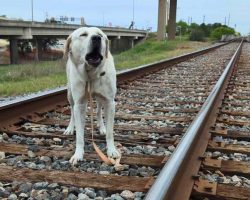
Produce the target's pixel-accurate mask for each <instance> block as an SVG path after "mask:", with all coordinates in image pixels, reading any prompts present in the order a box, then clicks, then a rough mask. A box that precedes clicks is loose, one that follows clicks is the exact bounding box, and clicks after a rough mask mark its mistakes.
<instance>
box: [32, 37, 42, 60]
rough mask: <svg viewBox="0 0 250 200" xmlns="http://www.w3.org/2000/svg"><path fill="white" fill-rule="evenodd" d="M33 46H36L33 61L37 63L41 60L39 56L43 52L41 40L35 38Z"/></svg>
mask: <svg viewBox="0 0 250 200" xmlns="http://www.w3.org/2000/svg"><path fill="white" fill-rule="evenodd" d="M35 45H36V51H35V57H34V60H35V61H39V60H40V59H41V55H42V51H43V48H42V40H41V39H38V38H36V39H35Z"/></svg>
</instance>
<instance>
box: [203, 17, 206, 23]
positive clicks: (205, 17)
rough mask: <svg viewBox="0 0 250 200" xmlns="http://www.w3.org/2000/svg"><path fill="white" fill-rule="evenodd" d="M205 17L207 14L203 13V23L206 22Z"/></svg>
mask: <svg viewBox="0 0 250 200" xmlns="http://www.w3.org/2000/svg"><path fill="white" fill-rule="evenodd" d="M205 18H206V16H205V15H203V24H205Z"/></svg>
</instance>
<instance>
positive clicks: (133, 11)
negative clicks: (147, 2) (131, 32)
mask: <svg viewBox="0 0 250 200" xmlns="http://www.w3.org/2000/svg"><path fill="white" fill-rule="evenodd" d="M133 22H135V0H133Z"/></svg>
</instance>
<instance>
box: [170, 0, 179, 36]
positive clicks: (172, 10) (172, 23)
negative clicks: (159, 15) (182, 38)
mask: <svg viewBox="0 0 250 200" xmlns="http://www.w3.org/2000/svg"><path fill="white" fill-rule="evenodd" d="M176 9H177V0H170V11H169V21H168V39H169V40H174V39H175V32H176Z"/></svg>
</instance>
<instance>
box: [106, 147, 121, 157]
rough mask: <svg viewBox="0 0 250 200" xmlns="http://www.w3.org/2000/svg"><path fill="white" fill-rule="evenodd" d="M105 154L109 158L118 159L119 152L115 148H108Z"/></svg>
mask: <svg viewBox="0 0 250 200" xmlns="http://www.w3.org/2000/svg"><path fill="white" fill-rule="evenodd" d="M107 154H108V157H109V158H120V157H121V154H120V152H119V151H118V150H117V149H116V148H115V146H112V147H108V150H107Z"/></svg>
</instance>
